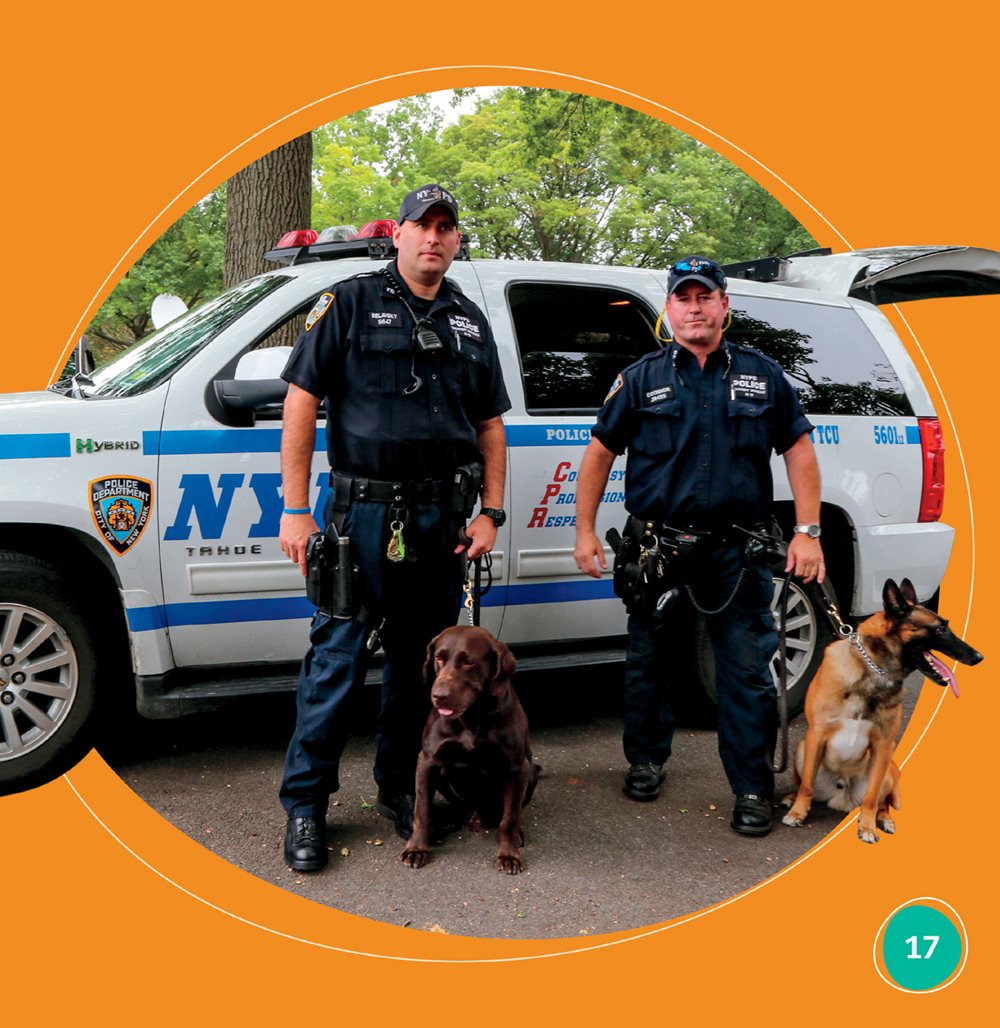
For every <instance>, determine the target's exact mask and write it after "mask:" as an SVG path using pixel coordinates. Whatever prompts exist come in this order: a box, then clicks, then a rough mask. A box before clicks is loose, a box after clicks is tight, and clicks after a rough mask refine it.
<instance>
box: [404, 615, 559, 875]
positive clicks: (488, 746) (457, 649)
mask: <svg viewBox="0 0 1000 1028" xmlns="http://www.w3.org/2000/svg"><path fill="white" fill-rule="evenodd" d="M516 666H517V664H516V662H515V660H514V657H513V655H512V654H511V652H510V650H508V649H507V647H506V646H505V645H504V644H503V643H502V642H500V641H499V640H498V639H495V638H494V637H493V636H492V635H491V634H490V633H489V632H487V631H486V629H484V628H472V627H469V626H464V625H456V626H455V627H453V628H446V629H445V630H444V631H443V632H442V633H441V634H440V635H439V636H437V638H435V639H433V640H432V641H431V643H430V645H429V646H428V647H427V663H426V664H425V665H424V675H425V677H426V678H427V680H428V681H433V684H432V686H431V704H432V706H433V708H434V709H433V710H432V711H431V713H430V715H429V716H428V718H427V725H426V726H425V728H424V741H423V747H422V749H421V752H420V756H419V757H418V758H417V794H416V802H415V804H414V812H413V835H411V836H410V841H409V842H408V843H407V844H406V849H404V850H403V852H402V854H401V855H400V859H401V860H402V861H403V863H404V864H406V866H407V867H423V866H424V865H425V864H426V863H427V862H428V861H429V860H430V855H429V853H428V850H429V848H430V838H431V836H430V827H431V822H430V810H431V801H432V800H433V798H434V792H435V790H438V791H440V792H441V793H442V795H444V796H445V797H446V798H447V799H448V801H449V802H450V803H451V804H452V805H453V806H457V807H459V808H460V810H461V811H462V812H463V813H464V814H465V815H467V816H468V817H469V819H470V820H469V827H470V828H472V829H474V830H478V829H479V828H480V827H481V826H482V825H496V824H499V829H500V831H499V836H500V846H499V849H498V850H497V861H496V864H497V869H498V870H499V871H506V872H507V874H511V875H516V874H518V873H519V872H520V870H521V867H522V864H521V845H522V843H523V841H524V835H523V833H522V831H521V808H522V807H523V806H524V805H525V804H526V803H527V802H528V800H529V799H531V794H532V792H533V791H534V788H535V782H536V781H537V780H538V774H539V772H540V771H541V768H540V767H539V766H538V765H537V764H535V763H534V762H533V761H532V759H531V743H530V741H529V739H528V718H527V716H526V715H525V713H524V708H523V707H522V706H521V703H520V701H519V700H518V698H517V694H516V693H515V692H514V688H513V686H512V685H511V676H512V675H513V674H514V669H515V668H516Z"/></svg>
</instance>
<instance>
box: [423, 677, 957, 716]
mask: <svg viewBox="0 0 1000 1028" xmlns="http://www.w3.org/2000/svg"><path fill="white" fill-rule="evenodd" d="M952 681H954V679H952ZM438 713H439V714H440V715H441V717H451V715H452V714H454V713H455V711H453V710H452V709H451V708H450V707H438Z"/></svg>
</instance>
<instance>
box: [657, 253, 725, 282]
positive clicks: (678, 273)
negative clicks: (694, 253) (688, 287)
mask: <svg viewBox="0 0 1000 1028" xmlns="http://www.w3.org/2000/svg"><path fill="white" fill-rule="evenodd" d="M670 274H671V277H672V278H681V277H683V276H684V275H704V276H705V278H710V279H711V280H712V281H713V282H715V283H716V284H717V285H718V286H719V288H720V289H725V288H726V273H725V272H724V271H723V270H722V265H721V264H716V262H715V261H707V260H706V261H678V262H677V263H676V264H675V265H674V266H673V267H672V268H671V269H670Z"/></svg>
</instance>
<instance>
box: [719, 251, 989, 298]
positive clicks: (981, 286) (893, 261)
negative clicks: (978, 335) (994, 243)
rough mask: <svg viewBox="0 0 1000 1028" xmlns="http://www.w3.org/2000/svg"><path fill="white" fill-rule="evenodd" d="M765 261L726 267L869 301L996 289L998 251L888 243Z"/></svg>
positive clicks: (735, 273)
mask: <svg viewBox="0 0 1000 1028" xmlns="http://www.w3.org/2000/svg"><path fill="white" fill-rule="evenodd" d="M766 261H767V262H768V263H769V265H770V266H769V267H768V268H767V271H766V272H765V271H764V269H763V267H762V268H761V271H757V272H756V273H755V272H754V270H752V269H753V268H754V266H755V265H761V266H763V265H765V262H764V261H761V262H756V261H751V262H748V264H746V265H740V266H737V267H734V268H727V271H729V273H730V274H731V275H732V276H733V277H735V278H753V279H757V280H761V279H770V280H771V281H777V282H780V283H782V284H783V285H790V286H799V287H800V288H803V289H815V290H817V291H818V292H821V293H826V294H827V295H829V296H844V297H846V296H849V297H853V298H854V299H858V300H867V301H868V303H873V304H884V303H902V302H904V301H906V300H932V299H935V298H937V297H942V296H982V295H985V294H990V293H1000V253H998V252H997V251H995V250H982V249H979V248H977V247H973V246H889V247H882V248H879V249H875V250H853V251H851V252H849V253H821V254H806V255H802V256H795V257H786V258H767V259H766ZM768 272H769V273H768Z"/></svg>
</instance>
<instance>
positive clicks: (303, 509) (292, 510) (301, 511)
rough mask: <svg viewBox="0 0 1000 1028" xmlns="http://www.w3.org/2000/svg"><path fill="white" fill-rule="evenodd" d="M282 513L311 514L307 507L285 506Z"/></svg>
mask: <svg viewBox="0 0 1000 1028" xmlns="http://www.w3.org/2000/svg"><path fill="white" fill-rule="evenodd" d="M281 513H282V514H312V511H311V510H310V509H309V508H308V507H286V508H285V509H284V510H283V511H282V512H281Z"/></svg>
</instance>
